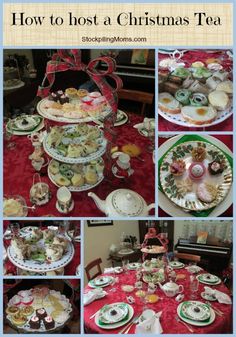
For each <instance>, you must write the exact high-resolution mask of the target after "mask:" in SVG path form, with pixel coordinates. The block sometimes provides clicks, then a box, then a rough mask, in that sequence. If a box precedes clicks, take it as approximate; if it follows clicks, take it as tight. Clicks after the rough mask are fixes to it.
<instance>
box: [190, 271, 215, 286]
mask: <svg viewBox="0 0 236 337" xmlns="http://www.w3.org/2000/svg"><path fill="white" fill-rule="evenodd" d="M199 276H201V274H200V275H197V277H196V279H197V280H198V281H199V282H200V283H203V284H207V285H208V286H216V285H218V284H220V283H221V279H220V278H219V279H218V281H217V282H214V283H213V282H207V281H205V280H201V279H200V278H199Z"/></svg>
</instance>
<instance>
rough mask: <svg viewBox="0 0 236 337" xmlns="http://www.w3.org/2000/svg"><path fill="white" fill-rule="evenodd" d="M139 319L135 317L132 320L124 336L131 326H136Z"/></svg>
mask: <svg viewBox="0 0 236 337" xmlns="http://www.w3.org/2000/svg"><path fill="white" fill-rule="evenodd" d="M139 317H140V316H137V317H135V318H134V319H133V322H132V323H131V324H130V326H129V327H128V328H127V329H126V330H125V332H124V334H127V333H128V332H129V330H130V329H131V328H132V326H133V325H134V324H137V323H138V320H139Z"/></svg>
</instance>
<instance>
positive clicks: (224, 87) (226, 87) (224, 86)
mask: <svg viewBox="0 0 236 337" xmlns="http://www.w3.org/2000/svg"><path fill="white" fill-rule="evenodd" d="M216 90H220V91H224V92H226V94H232V93H233V82H232V81H230V80H228V81H223V82H220V83H219V84H218V85H217V87H216Z"/></svg>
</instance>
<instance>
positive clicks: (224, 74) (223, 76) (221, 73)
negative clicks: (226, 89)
mask: <svg viewBox="0 0 236 337" xmlns="http://www.w3.org/2000/svg"><path fill="white" fill-rule="evenodd" d="M228 75H229V73H228V72H227V71H224V70H219V71H216V72H214V74H213V75H212V77H213V78H214V79H219V80H221V81H225V80H226V79H227V78H228Z"/></svg>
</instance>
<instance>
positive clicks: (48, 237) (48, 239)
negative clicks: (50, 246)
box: [43, 229, 55, 243]
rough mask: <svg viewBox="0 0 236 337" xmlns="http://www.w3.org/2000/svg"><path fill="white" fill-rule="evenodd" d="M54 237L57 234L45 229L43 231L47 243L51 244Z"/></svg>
mask: <svg viewBox="0 0 236 337" xmlns="http://www.w3.org/2000/svg"><path fill="white" fill-rule="evenodd" d="M54 236H55V232H54V231H53V230H51V229H45V230H44V231H43V238H44V241H45V243H51V241H52V240H53V238H54Z"/></svg>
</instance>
